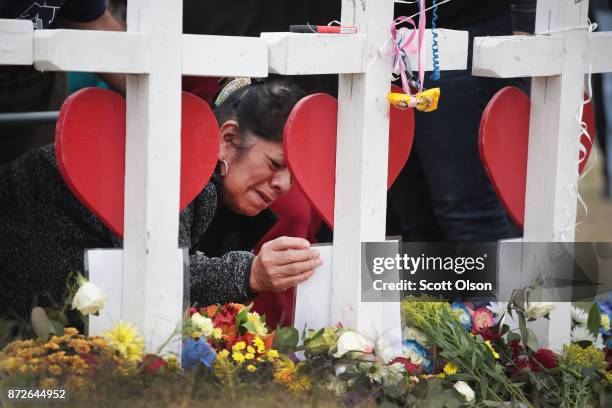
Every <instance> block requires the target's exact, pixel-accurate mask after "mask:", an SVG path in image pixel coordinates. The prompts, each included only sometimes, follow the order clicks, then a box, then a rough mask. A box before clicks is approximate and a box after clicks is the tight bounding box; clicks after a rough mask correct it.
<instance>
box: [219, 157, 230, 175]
mask: <svg viewBox="0 0 612 408" xmlns="http://www.w3.org/2000/svg"><path fill="white" fill-rule="evenodd" d="M219 161H220V162H221V164H224V165H225V173H224V172H223V169H221V176H227V173H228V172H229V164H228V163H227V161H226V160H219Z"/></svg>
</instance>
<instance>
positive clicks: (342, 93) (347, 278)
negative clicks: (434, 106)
mask: <svg viewBox="0 0 612 408" xmlns="http://www.w3.org/2000/svg"><path fill="white" fill-rule="evenodd" d="M393 5H394V3H393V1H391V0H387V1H370V2H367V1H366V0H362V1H353V0H343V1H342V23H343V24H344V25H349V26H357V27H358V30H359V32H360V33H361V34H365V35H366V37H367V40H366V58H365V60H364V61H363V63H364V66H365V67H369V69H368V71H367V72H365V73H362V74H352V75H348V74H347V75H340V87H339V91H338V99H339V109H338V146H337V152H336V201H335V213H334V219H335V223H334V224H335V229H334V256H333V276H332V303H331V308H332V310H331V313H332V322H334V323H336V322H342V323H343V324H344V325H345V326H346V327H350V328H353V329H355V330H358V331H359V332H360V333H363V334H364V335H368V336H370V337H372V338H377V337H380V336H382V335H383V334H384V333H383V331H384V328H383V327H382V321H383V319H382V317H383V304H382V303H361V302H360V298H361V274H360V270H361V243H362V242H367V241H384V240H385V220H386V202H387V163H388V149H389V137H388V134H389V103H388V102H387V94H388V93H389V89H390V83H389V79H390V74H391V65H392V64H391V61H390V58H389V57H385V56H383V55H379V49H380V48H381V47H382V45H383V44H384V43H385V42H386V40H387V38H388V36H389V33H390V23H391V22H392V21H393ZM398 329H399V321H398Z"/></svg>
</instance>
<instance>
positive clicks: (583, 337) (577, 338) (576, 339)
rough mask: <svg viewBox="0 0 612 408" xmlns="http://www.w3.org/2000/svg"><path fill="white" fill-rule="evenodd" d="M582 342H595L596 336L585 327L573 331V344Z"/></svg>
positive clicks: (575, 328)
mask: <svg viewBox="0 0 612 408" xmlns="http://www.w3.org/2000/svg"><path fill="white" fill-rule="evenodd" d="M582 341H590V342H591V343H593V342H594V341H595V336H593V333H591V332H590V331H589V329H587V328H586V327H585V326H576V327H574V328H573V329H572V343H580V342H582Z"/></svg>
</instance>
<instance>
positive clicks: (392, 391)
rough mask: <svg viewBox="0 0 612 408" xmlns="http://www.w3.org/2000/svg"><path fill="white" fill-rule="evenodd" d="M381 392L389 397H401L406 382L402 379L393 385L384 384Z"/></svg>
mask: <svg viewBox="0 0 612 408" xmlns="http://www.w3.org/2000/svg"><path fill="white" fill-rule="evenodd" d="M383 392H384V393H385V395H388V396H389V397H391V398H398V399H399V398H401V397H402V396H403V395H404V394H405V393H406V383H404V382H403V381H400V382H398V383H397V384H394V385H385V386H384V387H383Z"/></svg>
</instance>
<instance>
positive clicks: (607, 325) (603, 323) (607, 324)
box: [601, 313, 610, 331]
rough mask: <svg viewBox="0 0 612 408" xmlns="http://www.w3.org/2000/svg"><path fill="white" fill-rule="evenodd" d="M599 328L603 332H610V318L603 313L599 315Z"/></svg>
mask: <svg viewBox="0 0 612 408" xmlns="http://www.w3.org/2000/svg"><path fill="white" fill-rule="evenodd" d="M601 327H602V328H603V329H604V330H605V331H609V330H610V317H609V316H608V315H607V314H605V313H604V314H602V315H601Z"/></svg>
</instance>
